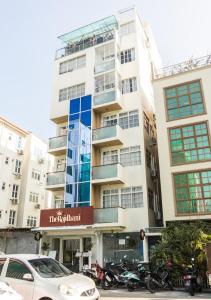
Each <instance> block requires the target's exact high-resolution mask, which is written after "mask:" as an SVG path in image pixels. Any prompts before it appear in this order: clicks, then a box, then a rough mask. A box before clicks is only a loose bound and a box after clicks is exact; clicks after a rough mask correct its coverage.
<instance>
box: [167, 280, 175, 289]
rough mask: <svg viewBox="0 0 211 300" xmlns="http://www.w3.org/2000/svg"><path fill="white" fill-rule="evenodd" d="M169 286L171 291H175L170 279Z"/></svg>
mask: <svg viewBox="0 0 211 300" xmlns="http://www.w3.org/2000/svg"><path fill="white" fill-rule="evenodd" d="M168 287H169V289H170V291H173V290H174V288H173V284H172V282H171V281H168Z"/></svg>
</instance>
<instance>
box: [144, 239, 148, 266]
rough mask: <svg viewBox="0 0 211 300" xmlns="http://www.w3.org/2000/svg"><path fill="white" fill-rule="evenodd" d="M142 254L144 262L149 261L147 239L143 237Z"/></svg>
mask: <svg viewBox="0 0 211 300" xmlns="http://www.w3.org/2000/svg"><path fill="white" fill-rule="evenodd" d="M143 252H144V261H145V262H148V261H149V247H148V237H147V236H145V238H144V240H143Z"/></svg>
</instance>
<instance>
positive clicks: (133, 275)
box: [123, 263, 150, 292]
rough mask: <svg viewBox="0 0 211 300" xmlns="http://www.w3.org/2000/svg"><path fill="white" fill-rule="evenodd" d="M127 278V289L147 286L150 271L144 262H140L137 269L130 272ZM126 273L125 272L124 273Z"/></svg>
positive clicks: (131, 290)
mask: <svg viewBox="0 0 211 300" xmlns="http://www.w3.org/2000/svg"><path fill="white" fill-rule="evenodd" d="M128 273H129V274H127V278H128V283H127V289H128V291H129V292H133V291H134V290H136V289H138V288H147V285H146V279H147V278H148V276H149V274H150V272H149V271H146V269H145V267H144V265H143V264H142V263H140V264H138V266H137V270H136V271H132V272H128ZM123 274H124V273H123Z"/></svg>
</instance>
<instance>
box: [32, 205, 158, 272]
mask: <svg viewBox="0 0 211 300" xmlns="http://www.w3.org/2000/svg"><path fill="white" fill-rule="evenodd" d="M84 211H86V212H85V213H84ZM40 220H41V221H40V222H41V223H40V225H41V226H40V228H37V229H36V230H39V232H41V234H42V239H41V240H40V253H44V250H43V249H42V248H43V247H42V246H43V243H46V244H47V245H49V249H47V251H48V252H47V253H48V255H50V256H53V257H55V258H56V259H58V260H59V261H60V262H62V263H63V264H65V265H66V266H67V267H68V268H70V269H72V270H74V271H81V269H82V267H83V266H84V265H88V266H89V267H91V266H92V264H94V263H95V262H96V261H98V262H99V264H100V265H103V266H105V265H106V263H107V262H110V261H114V262H120V261H121V259H122V258H123V257H127V259H129V260H131V261H134V262H135V261H145V262H147V261H148V260H149V245H151V244H152V245H153V242H152V241H153V239H155V238H156V237H153V236H152V235H151V234H150V233H149V234H148V233H146V236H145V238H144V240H141V239H140V229H139V228H137V231H130V230H129V228H127V227H126V226H124V225H123V223H122V222H104V223H102V222H101V223H95V222H94V219H93V208H86V209H69V210H68V209H64V210H62V209H60V210H55V209H54V210H45V211H44V213H41V219H40ZM45 253H46V252H45Z"/></svg>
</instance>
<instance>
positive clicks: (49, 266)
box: [29, 258, 73, 278]
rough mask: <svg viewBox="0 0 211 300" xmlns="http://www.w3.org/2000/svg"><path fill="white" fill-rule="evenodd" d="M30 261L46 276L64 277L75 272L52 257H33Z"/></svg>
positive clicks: (37, 270)
mask: <svg viewBox="0 0 211 300" xmlns="http://www.w3.org/2000/svg"><path fill="white" fill-rule="evenodd" d="M29 263H30V264H31V265H32V267H33V268H34V269H35V270H36V272H37V273H38V274H39V275H40V276H41V277H44V278H54V277H63V276H68V275H70V274H73V272H71V271H70V270H68V269H67V268H66V267H65V266H63V265H62V264H61V263H59V262H58V261H56V260H54V259H52V258H39V259H31V260H29Z"/></svg>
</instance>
